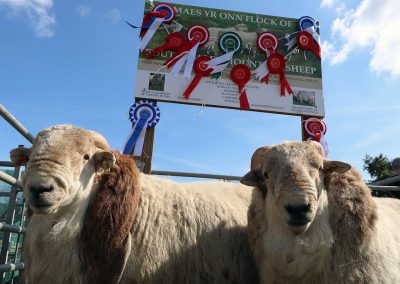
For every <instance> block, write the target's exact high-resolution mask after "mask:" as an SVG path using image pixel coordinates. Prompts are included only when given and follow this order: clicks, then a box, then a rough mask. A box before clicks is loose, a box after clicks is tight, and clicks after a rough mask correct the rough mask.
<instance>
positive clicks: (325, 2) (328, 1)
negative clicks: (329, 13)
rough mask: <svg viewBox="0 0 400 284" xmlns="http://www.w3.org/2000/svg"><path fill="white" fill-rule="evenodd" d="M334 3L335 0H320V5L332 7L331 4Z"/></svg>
mask: <svg viewBox="0 0 400 284" xmlns="http://www.w3.org/2000/svg"><path fill="white" fill-rule="evenodd" d="M334 3H335V0H322V2H321V7H328V8H330V7H332V6H333V4H334Z"/></svg>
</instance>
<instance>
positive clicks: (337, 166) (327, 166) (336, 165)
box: [324, 160, 351, 174]
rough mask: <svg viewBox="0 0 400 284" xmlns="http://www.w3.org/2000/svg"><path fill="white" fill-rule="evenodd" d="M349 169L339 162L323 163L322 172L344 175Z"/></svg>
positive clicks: (347, 165)
mask: <svg viewBox="0 0 400 284" xmlns="http://www.w3.org/2000/svg"><path fill="white" fill-rule="evenodd" d="M350 169H351V165H349V164H347V163H344V162H340V161H328V160H325V161H324V172H330V173H332V172H337V173H339V174H344V173H345V172H347V171H348V170H350Z"/></svg>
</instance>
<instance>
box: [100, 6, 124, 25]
mask: <svg viewBox="0 0 400 284" xmlns="http://www.w3.org/2000/svg"><path fill="white" fill-rule="evenodd" d="M104 16H105V17H106V18H107V19H109V20H110V21H111V23H113V24H116V23H118V22H120V21H121V19H122V17H121V13H120V12H119V10H118V9H111V10H109V11H107V12H106V13H105V14H104Z"/></svg>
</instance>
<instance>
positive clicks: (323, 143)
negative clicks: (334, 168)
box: [319, 133, 329, 157]
mask: <svg viewBox="0 0 400 284" xmlns="http://www.w3.org/2000/svg"><path fill="white" fill-rule="evenodd" d="M319 143H320V144H321V145H322V148H323V149H324V152H325V157H328V154H329V147H328V142H326V140H325V136H324V134H323V133H321V138H320V140H319Z"/></svg>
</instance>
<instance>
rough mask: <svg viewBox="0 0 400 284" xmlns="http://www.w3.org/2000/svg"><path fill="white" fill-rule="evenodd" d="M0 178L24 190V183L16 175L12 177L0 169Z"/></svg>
mask: <svg viewBox="0 0 400 284" xmlns="http://www.w3.org/2000/svg"><path fill="white" fill-rule="evenodd" d="M0 180H1V181H4V182H5V183H8V184H10V185H12V186H16V187H17V188H19V189H21V190H23V189H24V187H23V186H22V183H21V182H20V181H19V180H17V179H16V178H15V177H12V176H10V175H8V174H6V173H5V172H2V171H0Z"/></svg>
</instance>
